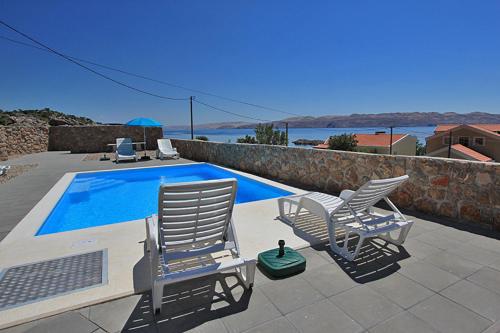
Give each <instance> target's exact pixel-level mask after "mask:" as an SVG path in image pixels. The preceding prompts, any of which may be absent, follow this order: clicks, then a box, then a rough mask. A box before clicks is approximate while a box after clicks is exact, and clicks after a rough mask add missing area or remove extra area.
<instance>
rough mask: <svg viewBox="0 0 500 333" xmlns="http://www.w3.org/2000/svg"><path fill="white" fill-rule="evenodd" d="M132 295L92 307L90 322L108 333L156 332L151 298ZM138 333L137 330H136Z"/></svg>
mask: <svg viewBox="0 0 500 333" xmlns="http://www.w3.org/2000/svg"><path fill="white" fill-rule="evenodd" d="M144 297H145V296H143V295H132V296H128V297H125V298H120V299H117V300H115V301H111V302H107V303H102V304H97V305H93V306H91V307H90V317H89V318H90V320H91V321H92V322H94V323H96V324H97V325H99V326H100V327H102V328H103V329H105V330H106V331H108V332H119V331H122V330H123V331H127V330H131V329H139V328H140V329H141V331H142V332H148V331H150V332H154V330H155V329H156V328H155V323H154V317H153V313H152V309H151V304H150V302H149V298H148V299H147V300H146V301H144ZM136 331H137V330H136Z"/></svg>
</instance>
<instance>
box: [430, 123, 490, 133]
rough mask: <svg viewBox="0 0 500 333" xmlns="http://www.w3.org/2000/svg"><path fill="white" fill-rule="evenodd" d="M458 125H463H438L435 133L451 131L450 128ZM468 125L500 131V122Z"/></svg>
mask: <svg viewBox="0 0 500 333" xmlns="http://www.w3.org/2000/svg"><path fill="white" fill-rule="evenodd" d="M458 126H461V125H457V124H446V125H437V127H436V129H435V130H434V133H440V132H446V131H449V130H450V129H453V128H455V127H458ZM467 126H470V127H474V128H477V129H482V130H486V131H490V132H498V131H500V124H470V125H467Z"/></svg>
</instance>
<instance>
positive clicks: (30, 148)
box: [0, 126, 49, 160]
mask: <svg viewBox="0 0 500 333" xmlns="http://www.w3.org/2000/svg"><path fill="white" fill-rule="evenodd" d="M48 142H49V130H48V128H47V127H46V126H35V127H33V126H30V127H25V126H0V160H7V159H8V158H9V156H16V155H25V154H32V153H39V152H42V151H46V150H47V146H48Z"/></svg>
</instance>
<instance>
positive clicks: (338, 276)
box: [302, 264, 358, 297]
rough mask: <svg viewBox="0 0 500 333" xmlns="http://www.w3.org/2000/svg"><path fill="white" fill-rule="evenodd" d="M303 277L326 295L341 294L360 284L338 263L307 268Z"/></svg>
mask: <svg viewBox="0 0 500 333" xmlns="http://www.w3.org/2000/svg"><path fill="white" fill-rule="evenodd" d="M302 277H303V278H304V279H305V280H306V281H307V282H309V283H310V284H311V285H312V286H313V287H314V288H315V289H316V290H317V291H319V292H320V293H321V294H322V295H323V296H325V297H330V296H333V295H336V294H339V293H341V292H343V291H346V290H347V289H350V288H353V287H355V286H357V285H358V283H356V282H355V281H354V280H353V279H351V278H350V277H349V275H347V274H346V273H345V272H344V271H343V270H341V269H340V268H339V267H338V266H337V265H336V264H326V265H323V266H321V267H318V268H316V269H313V270H309V269H307V270H306V271H305V272H304V274H303V275H302Z"/></svg>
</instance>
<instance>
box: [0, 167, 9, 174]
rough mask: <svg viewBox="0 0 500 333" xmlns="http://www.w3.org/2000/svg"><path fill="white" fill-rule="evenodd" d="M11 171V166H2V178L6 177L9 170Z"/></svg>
mask: <svg viewBox="0 0 500 333" xmlns="http://www.w3.org/2000/svg"><path fill="white" fill-rule="evenodd" d="M9 169H10V166H9V165H0V176H3V175H6V174H7V170H9Z"/></svg>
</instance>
